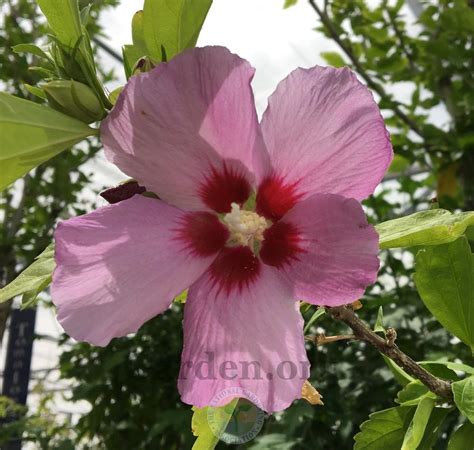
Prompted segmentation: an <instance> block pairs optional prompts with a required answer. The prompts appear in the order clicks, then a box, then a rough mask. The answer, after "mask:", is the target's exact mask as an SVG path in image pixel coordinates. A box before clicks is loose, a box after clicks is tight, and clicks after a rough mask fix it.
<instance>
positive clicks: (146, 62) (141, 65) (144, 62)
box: [132, 56, 155, 75]
mask: <svg viewBox="0 0 474 450" xmlns="http://www.w3.org/2000/svg"><path fill="white" fill-rule="evenodd" d="M154 67H155V65H154V64H153V62H152V61H151V59H150V57H149V56H144V57H143V58H140V59H139V60H138V61H137V63H136V64H135V66H134V67H133V70H132V73H133V75H136V74H137V73H145V72H149V71H150V70H151V69H153V68H154Z"/></svg>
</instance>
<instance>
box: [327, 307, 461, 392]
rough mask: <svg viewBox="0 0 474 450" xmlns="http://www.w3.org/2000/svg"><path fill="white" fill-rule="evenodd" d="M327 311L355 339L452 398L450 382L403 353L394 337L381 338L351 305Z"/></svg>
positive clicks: (431, 389)
mask: <svg viewBox="0 0 474 450" xmlns="http://www.w3.org/2000/svg"><path fill="white" fill-rule="evenodd" d="M326 311H327V313H328V314H329V315H330V316H332V317H333V318H334V319H337V320H340V321H341V322H344V323H345V324H346V325H348V326H349V327H350V328H351V329H352V331H353V332H354V336H355V338H356V339H358V340H360V341H363V342H366V343H367V344H370V345H372V346H373V347H375V348H376V349H377V350H378V351H379V352H380V353H383V354H384V355H385V356H388V357H389V358H390V359H392V360H393V361H394V362H395V363H397V364H398V365H399V366H400V367H401V368H402V369H403V370H405V371H406V372H407V373H408V374H409V375H411V376H412V377H414V378H416V379H418V380H420V381H421V382H422V383H423V384H424V385H425V386H426V387H427V388H428V389H429V390H430V391H432V392H434V393H435V394H436V395H438V396H439V397H441V398H444V399H446V400H452V398H453V393H452V391H451V383H449V382H447V381H445V380H442V379H440V378H437V377H435V376H434V375H432V374H431V373H429V372H428V371H426V370H425V369H423V367H421V366H420V365H419V364H417V363H416V362H415V361H414V360H413V359H411V358H410V357H409V356H408V355H405V353H403V352H402V351H401V350H400V349H399V348H398V347H397V346H396V345H395V342H394V339H387V340H386V339H383V338H382V337H380V336H379V335H378V334H376V333H375V332H374V331H372V330H371V329H370V328H369V327H368V326H367V325H366V324H365V323H364V322H363V321H362V320H361V319H360V318H359V317H358V316H357V314H355V312H354V310H353V309H352V306H351V305H347V306H337V307H335V308H326Z"/></svg>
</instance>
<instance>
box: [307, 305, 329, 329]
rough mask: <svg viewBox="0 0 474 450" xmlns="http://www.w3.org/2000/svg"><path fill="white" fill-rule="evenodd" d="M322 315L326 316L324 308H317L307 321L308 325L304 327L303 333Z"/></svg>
mask: <svg viewBox="0 0 474 450" xmlns="http://www.w3.org/2000/svg"><path fill="white" fill-rule="evenodd" d="M324 314H326V310H325V309H324V308H318V309H317V310H316V311H315V312H314V314H313V315H312V316H311V318H310V319H309V320H308V323H307V324H306V325H305V327H304V330H303V333H306V332H307V331H308V330H309V328H310V327H311V325H313V323H315V322H316V321H317V320H318V319H319V318H320V317H321V316H323V315H324Z"/></svg>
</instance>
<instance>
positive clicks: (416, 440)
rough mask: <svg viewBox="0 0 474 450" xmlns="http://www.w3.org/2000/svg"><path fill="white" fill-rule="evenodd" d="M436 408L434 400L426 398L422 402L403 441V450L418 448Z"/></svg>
mask: <svg viewBox="0 0 474 450" xmlns="http://www.w3.org/2000/svg"><path fill="white" fill-rule="evenodd" d="M434 407H435V401H434V400H433V399H432V398H428V397H425V398H423V399H422V400H421V401H420V403H419V404H418V406H417V408H416V411H415V415H414V416H413V419H412V421H411V422H410V426H409V427H408V430H407V432H406V434H405V438H404V439H403V444H402V448H401V450H414V449H417V448H418V446H419V444H420V443H421V441H422V439H423V435H424V434H425V429H426V426H427V425H428V421H429V418H430V415H431V412H432V411H433V408H434Z"/></svg>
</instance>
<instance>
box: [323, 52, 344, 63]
mask: <svg viewBox="0 0 474 450" xmlns="http://www.w3.org/2000/svg"><path fill="white" fill-rule="evenodd" d="M321 56H322V57H323V58H324V60H325V61H326V62H327V63H328V64H329V65H330V66H333V67H344V66H346V65H347V64H346V62H345V61H344V59H343V58H342V56H341V55H340V54H339V53H336V52H321Z"/></svg>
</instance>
